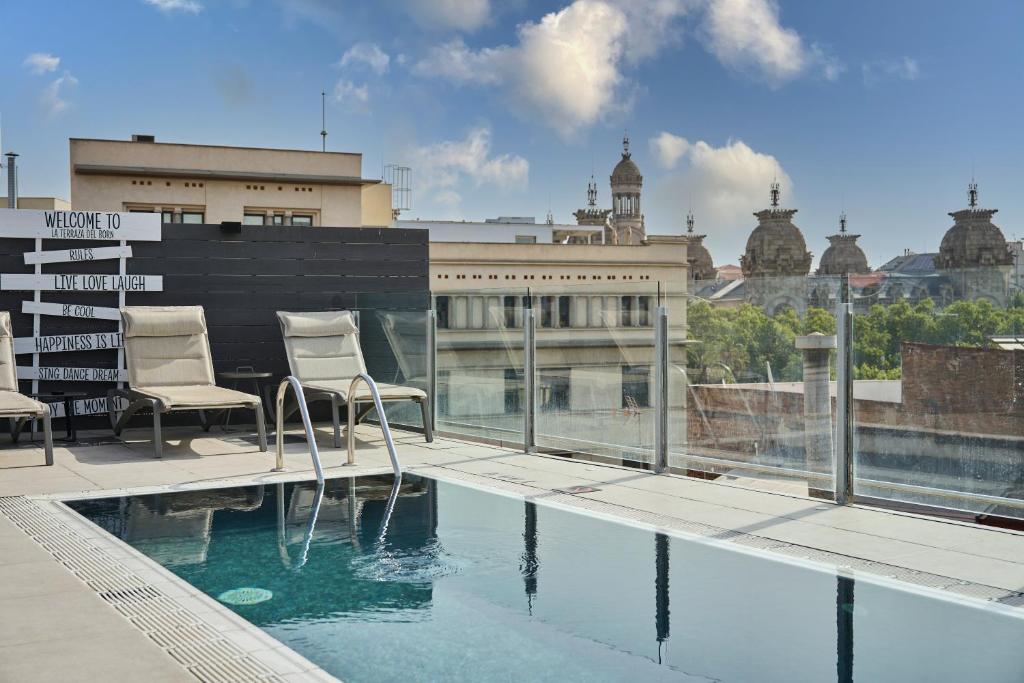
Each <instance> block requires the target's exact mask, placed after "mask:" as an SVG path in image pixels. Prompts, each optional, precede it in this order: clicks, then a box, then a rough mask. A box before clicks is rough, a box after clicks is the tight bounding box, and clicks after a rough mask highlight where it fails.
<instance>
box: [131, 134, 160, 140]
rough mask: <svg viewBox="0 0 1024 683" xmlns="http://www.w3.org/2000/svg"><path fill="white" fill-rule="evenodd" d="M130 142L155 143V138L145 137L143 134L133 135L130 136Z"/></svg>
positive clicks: (153, 136) (151, 136) (152, 136)
mask: <svg viewBox="0 0 1024 683" xmlns="http://www.w3.org/2000/svg"><path fill="white" fill-rule="evenodd" d="M132 142H156V136H155V135H145V134H143V133H134V134H133V135H132Z"/></svg>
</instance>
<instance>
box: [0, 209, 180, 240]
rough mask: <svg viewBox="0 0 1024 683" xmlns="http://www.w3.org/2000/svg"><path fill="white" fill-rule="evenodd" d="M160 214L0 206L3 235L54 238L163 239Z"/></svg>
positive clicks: (1, 234)
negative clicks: (41, 209)
mask: <svg viewBox="0 0 1024 683" xmlns="http://www.w3.org/2000/svg"><path fill="white" fill-rule="evenodd" d="M160 229H161V216H160V214H158V213H118V212H107V211H36V210H32V209H0V237H27V238H42V239H51V240H140V241H149V242H156V241H159V240H160Z"/></svg>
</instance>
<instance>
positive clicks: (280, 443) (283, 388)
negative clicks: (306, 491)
mask: <svg viewBox="0 0 1024 683" xmlns="http://www.w3.org/2000/svg"><path fill="white" fill-rule="evenodd" d="M288 385H291V387H292V389H294V390H295V400H296V402H298V404H299V412H300V413H301V414H302V424H303V426H305V428H306V442H307V443H308V444H309V456H310V457H311V458H312V459H313V469H314V470H316V481H317V483H318V484H320V485H321V486H322V485H323V483H324V468H323V466H322V465H321V464H320V451H319V449H317V447H316V434H315V433H314V432H313V422H312V421H311V420H310V419H309V408H308V407H307V406H306V395H305V394H303V393H302V383H301V382H299V380H298V379H297V378H295V377H292V376H291V375H289V376H287V377H285V378H284V379H283V380H281V384H280V385H279V386H278V387H277V413H276V414H277V429H276V432H277V466H276V467H275V468H274V471H275V472H283V471H284V397H285V394H286V393H287V391H288Z"/></svg>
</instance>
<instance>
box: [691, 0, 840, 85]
mask: <svg viewBox="0 0 1024 683" xmlns="http://www.w3.org/2000/svg"><path fill="white" fill-rule="evenodd" d="M704 31H705V37H706V42H707V46H708V49H709V50H710V51H711V53H712V54H713V55H714V56H715V57H716V58H718V60H719V61H720V62H722V64H724V65H726V66H728V67H731V68H733V69H736V70H738V71H746V72H751V73H753V74H754V75H756V76H759V77H761V78H762V79H763V80H764V81H765V83H766V84H767V85H769V86H771V87H777V86H780V85H782V84H783V83H786V82H788V81H791V80H793V79H794V78H796V77H798V76H801V75H803V74H805V73H807V72H808V71H809V70H810V69H811V68H812V67H819V68H820V69H821V71H822V73H823V75H824V76H825V78H826V79H828V80H835V79H836V78H838V77H839V75H840V74H841V73H842V71H843V70H844V67H843V65H842V63H841V62H839V60H838V59H836V58H835V57H833V56H831V55H829V54H828V53H827V52H826V51H825V49H824V48H823V47H821V46H820V45H817V44H815V45H812V46H811V47H810V48H808V47H807V46H806V45H804V41H803V39H802V38H801V37H800V34H799V33H797V32H796V30H795V29H792V28H788V27H784V26H782V24H780V23H779V7H778V4H777V3H776V2H775V0H710V2H709V4H708V6H707V10H706V12H705V15H704Z"/></svg>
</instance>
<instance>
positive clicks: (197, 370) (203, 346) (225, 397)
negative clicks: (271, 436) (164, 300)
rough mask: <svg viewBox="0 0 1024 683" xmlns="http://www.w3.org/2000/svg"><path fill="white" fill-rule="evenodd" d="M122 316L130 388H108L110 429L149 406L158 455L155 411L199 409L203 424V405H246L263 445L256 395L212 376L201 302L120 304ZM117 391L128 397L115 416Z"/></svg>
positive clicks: (206, 422) (117, 428) (224, 407)
mask: <svg viewBox="0 0 1024 683" xmlns="http://www.w3.org/2000/svg"><path fill="white" fill-rule="evenodd" d="M121 322H122V323H123V327H124V352H125V353H124V355H125V362H126V364H127V367H128V386H129V389H127V390H124V389H114V390H113V391H111V392H109V394H108V399H109V400H108V404H109V410H110V420H111V424H112V425H113V427H114V433H115V434H120V433H121V430H122V429H123V428H124V426H125V425H126V424H127V423H128V419H129V418H131V416H132V415H134V414H135V413H136V412H138V411H139V410H142V409H146V408H148V409H150V410H152V411H153V448H154V451H155V452H156V457H158V458H159V457H161V456H162V455H163V439H162V436H161V431H160V416H161V415H163V414H164V413H170V412H177V411H184V410H195V411H198V412H199V416H200V419H201V420H202V424H203V429H207V430H208V429H209V428H210V425H211V424H212V423H213V420H207V417H206V413H205V412H204V411H206V410H214V411H217V412H218V413H219V412H222V411H224V410H227V409H229V408H248V409H250V410H252V411H253V412H254V413H255V415H256V429H257V432H258V435H259V447H260V450H261V451H266V450H267V433H266V427H265V425H264V422H263V402H262V401H261V400H260V397H259V396H253V395H252V394H245V393H242V392H241V391H235V390H233V389H225V388H224V387H219V386H217V384H216V382H215V379H214V373H213V360H212V359H211V357H210V340H209V338H208V337H207V333H206V317H205V316H204V315H203V307H202V306H125V307H124V308H122V309H121ZM116 396H121V397H124V398H126V399H127V400H128V406H127V407H126V408H125V410H124V412H122V413H121V416H120V417H119V418H116V410H115V405H114V401H113V398H114V397H116Z"/></svg>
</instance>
